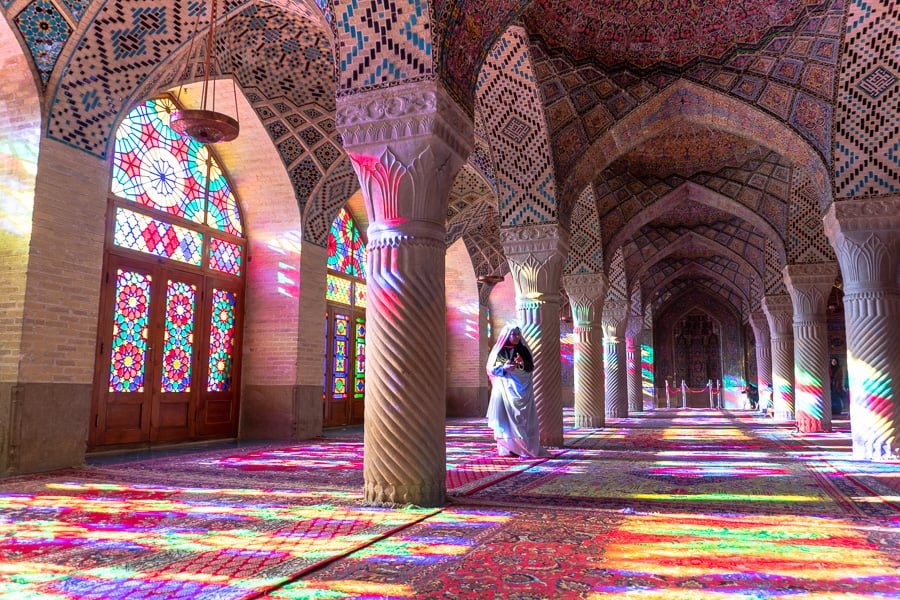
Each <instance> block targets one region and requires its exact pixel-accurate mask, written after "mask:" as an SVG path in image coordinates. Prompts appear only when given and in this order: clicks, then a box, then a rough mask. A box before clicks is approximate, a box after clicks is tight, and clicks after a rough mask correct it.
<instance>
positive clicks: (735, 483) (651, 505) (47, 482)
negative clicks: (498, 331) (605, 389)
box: [0, 409, 900, 599]
mask: <svg viewBox="0 0 900 600" xmlns="http://www.w3.org/2000/svg"><path fill="white" fill-rule="evenodd" d="M564 421H565V445H564V447H560V448H553V449H551V451H552V454H553V456H552V457H551V458H548V459H528V460H522V459H517V458H500V457H497V456H495V444H494V443H493V439H492V438H491V436H490V431H489V430H488V429H487V427H486V426H485V422H484V420H483V419H464V420H463V419H453V420H449V421H448V422H447V427H446V432H447V491H448V497H449V501H448V503H447V504H446V505H445V506H443V507H442V508H437V509H423V508H418V507H414V506H407V507H400V508H390V507H372V506H365V505H364V503H363V497H362V487H363V474H362V458H363V457H362V452H363V434H362V431H361V429H354V428H349V429H342V430H333V431H329V432H326V434H325V435H324V436H322V437H319V438H316V439H313V440H307V441H301V442H297V441H292V442H283V443H275V442H266V443H248V442H241V443H240V445H237V444H230V445H222V444H219V445H218V446H202V447H201V446H198V447H193V448H189V449H185V448H181V449H179V450H178V451H172V452H170V453H166V452H165V451H163V450H157V451H154V452H152V453H151V454H150V455H147V454H146V453H145V454H135V455H128V454H109V455H105V456H94V457H92V458H91V459H90V464H89V465H86V466H84V467H82V468H76V469H68V470H65V471H56V472H51V473H46V474H39V475H29V476H19V477H12V478H8V479H5V480H3V481H2V482H0V527H2V533H0V597H4V598H34V599H39V598H47V599H49V598H54V599H61V598H74V599H87V598H92V599H99V598H104V599H106V598H115V599H120V598H129V599H131V598H135V599H137V598H140V599H143V598H191V599H204V598H217V599H221V598H226V599H238V598H270V599H274V598H279V599H298V598H309V599H312V598H439V597H440V598H487V597H495V598H631V597H640V598H642V599H645V598H646V599H656V598H658V599H676V598H678V599H681V598H782V597H783V598H787V597H790V598H825V597H827V598H886V597H897V593H898V590H900V556H898V553H897V549H898V548H900V464H887V463H872V462H858V461H853V460H852V458H851V454H850V440H849V424H848V421H846V420H840V419H838V420H836V422H835V430H834V432H832V433H822V434H805V435H802V436H800V435H798V434H796V433H795V432H794V430H793V429H792V427H790V426H788V425H783V424H780V423H775V422H773V421H772V419H766V418H765V417H761V416H759V415H757V414H755V413H750V412H749V411H744V410H724V411H717V410H710V409H671V410H669V409H662V410H656V411H649V412H642V413H637V414H636V415H635V416H633V417H630V418H627V419H608V421H607V425H608V426H607V427H605V428H602V429H577V428H575V427H574V426H573V425H574V420H573V415H572V413H571V409H567V410H566V413H565V419H564Z"/></svg>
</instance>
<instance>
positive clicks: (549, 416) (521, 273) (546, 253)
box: [500, 224, 569, 446]
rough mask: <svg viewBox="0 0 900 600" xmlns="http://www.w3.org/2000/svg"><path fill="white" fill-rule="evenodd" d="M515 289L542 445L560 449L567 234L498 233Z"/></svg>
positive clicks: (538, 230) (543, 229)
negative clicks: (531, 363) (562, 294)
mask: <svg viewBox="0 0 900 600" xmlns="http://www.w3.org/2000/svg"><path fill="white" fill-rule="evenodd" d="M500 242H501V243H502V244H503V252H504V254H506V259H507V262H508V263H509V270H510V274H511V275H512V277H513V281H515V284H516V309H517V310H518V313H519V321H520V325H521V328H522V335H523V336H524V337H525V340H526V341H527V342H528V345H529V346H530V347H531V352H532V355H533V358H534V375H533V376H534V401H535V405H536V406H537V413H538V421H539V422H540V426H541V445H543V446H562V445H563V417H562V408H563V399H562V368H561V365H560V361H559V288H560V276H561V275H562V265H563V259H564V258H565V257H566V255H567V254H568V252H569V246H568V242H569V234H568V232H567V231H566V230H565V229H563V228H561V227H560V226H559V225H556V224H540V225H528V226H524V227H509V228H501V229H500Z"/></svg>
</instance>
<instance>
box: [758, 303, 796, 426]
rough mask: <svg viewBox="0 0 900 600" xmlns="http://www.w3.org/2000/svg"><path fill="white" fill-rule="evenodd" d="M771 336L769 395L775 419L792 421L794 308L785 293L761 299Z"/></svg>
mask: <svg viewBox="0 0 900 600" xmlns="http://www.w3.org/2000/svg"><path fill="white" fill-rule="evenodd" d="M762 305H763V311H765V313H766V319H767V320H768V321H769V333H770V334H771V336H772V396H773V398H774V403H775V419H777V420H779V421H793V420H794V308H793V305H792V304H791V297H790V296H789V295H787V294H778V295H776V296H766V297H765V298H763V302H762Z"/></svg>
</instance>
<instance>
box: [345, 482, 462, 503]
mask: <svg viewBox="0 0 900 600" xmlns="http://www.w3.org/2000/svg"><path fill="white" fill-rule="evenodd" d="M363 492H364V494H365V504H367V505H369V506H387V507H398V506H407V505H409V504H414V505H416V506H424V507H437V506H444V504H446V503H447V483H446V481H442V482H441V483H439V484H438V483H434V484H426V483H423V484H419V485H412V484H410V485H403V484H395V483H378V482H370V481H367V482H366V483H365V485H364V487H363Z"/></svg>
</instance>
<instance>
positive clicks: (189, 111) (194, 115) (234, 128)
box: [169, 0, 240, 144]
mask: <svg viewBox="0 0 900 600" xmlns="http://www.w3.org/2000/svg"><path fill="white" fill-rule="evenodd" d="M209 4H210V19H209V29H208V30H207V31H206V53H205V56H204V58H203V92H202V95H201V97H200V108H186V109H181V110H176V111H175V112H173V113H172V116H171V118H170V121H169V124H170V126H171V127H172V129H174V130H175V131H176V132H177V133H178V134H180V135H185V136H188V137H189V138H191V139H193V140H196V141H197V142H198V143H200V144H215V143H217V142H230V141H231V140H233V139H235V138H236V137H237V136H238V133H239V132H240V124H239V123H238V121H237V119H234V118H232V117H230V116H229V115H226V114H224V113H221V112H216V110H215V83H213V93H212V94H210V93H209V77H210V73H211V71H212V63H213V61H216V68H217V69H216V70H217V72H218V71H221V69H220V68H219V64H218V60H216V58H215V55H214V52H213V43H214V39H215V30H216V17H217V14H216V0H210V2H209ZM198 18H199V17H198ZM191 54H192V52H191V50H189V51H188V58H187V60H188V74H189V73H190V61H191ZM234 85H235V84H234V82H233V81H232V86H234ZM234 93H235V104H234V105H235V108H237V89H236V88H235V90H234ZM179 94H180V92H179ZM210 97H212V100H211V103H212V106H209V104H208V103H209V102H210Z"/></svg>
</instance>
